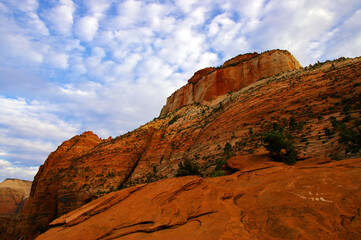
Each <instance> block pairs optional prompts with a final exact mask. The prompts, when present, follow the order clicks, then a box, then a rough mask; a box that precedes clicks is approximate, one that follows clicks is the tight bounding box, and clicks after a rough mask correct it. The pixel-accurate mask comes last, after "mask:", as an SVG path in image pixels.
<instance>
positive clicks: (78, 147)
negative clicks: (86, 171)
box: [21, 132, 101, 239]
mask: <svg viewBox="0 0 361 240" xmlns="http://www.w3.org/2000/svg"><path fill="white" fill-rule="evenodd" d="M100 142H101V140H100V139H99V138H98V136H96V135H95V134H93V133H92V132H84V133H83V134H82V135H80V136H75V137H73V138H72V139H70V140H68V141H65V142H64V143H62V144H61V145H60V146H59V147H58V149H57V150H56V151H55V152H53V153H51V154H50V155H49V157H48V159H47V160H46V161H45V164H44V165H42V166H41V167H40V169H39V171H38V173H37V174H36V176H35V178H34V182H33V185H32V187H31V193H30V198H29V201H28V202H27V203H26V206H25V209H24V212H23V215H24V219H23V221H22V223H21V225H22V228H23V229H22V232H23V235H24V236H27V237H28V238H30V239H32V238H34V237H35V236H36V235H38V234H39V233H41V232H43V231H45V229H46V226H47V225H48V224H49V223H50V222H51V221H52V220H53V219H54V218H56V217H58V216H61V215H63V214H65V213H67V212H69V211H71V210H73V209H75V208H77V207H80V206H82V205H83V204H84V203H85V202H84V200H85V199H88V198H90V199H91V196H89V195H88V194H86V193H84V192H79V191H77V189H73V188H72V184H70V185H66V186H65V185H63V184H64V182H63V181H62V179H59V178H58V177H59V172H62V171H64V172H65V174H70V169H71V168H74V167H75V165H74V159H77V158H79V157H81V156H82V155H83V154H85V153H86V152H88V151H89V150H90V149H92V148H93V147H94V146H96V145H97V144H99V143H100ZM94 167H95V165H94ZM68 177H70V178H72V177H74V178H73V181H74V182H75V181H76V176H72V175H69V176H68Z"/></svg>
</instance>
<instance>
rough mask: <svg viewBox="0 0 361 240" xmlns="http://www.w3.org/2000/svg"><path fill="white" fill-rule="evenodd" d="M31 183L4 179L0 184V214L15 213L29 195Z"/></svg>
mask: <svg viewBox="0 0 361 240" xmlns="http://www.w3.org/2000/svg"><path fill="white" fill-rule="evenodd" d="M30 188H31V181H25V180H19V179H10V178H8V179H6V180H4V181H3V182H2V183H0V214H9V213H15V212H16V211H17V210H19V209H20V208H21V204H22V203H23V202H24V200H25V199H27V198H28V197H29V195H30Z"/></svg>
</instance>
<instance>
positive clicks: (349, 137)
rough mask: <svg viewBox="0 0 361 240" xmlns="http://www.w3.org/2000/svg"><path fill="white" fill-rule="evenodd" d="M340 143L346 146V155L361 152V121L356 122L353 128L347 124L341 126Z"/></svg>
mask: <svg viewBox="0 0 361 240" xmlns="http://www.w3.org/2000/svg"><path fill="white" fill-rule="evenodd" d="M338 128H339V135H340V138H339V140H338V141H339V143H343V144H345V145H346V153H349V152H350V153H358V152H360V150H361V120H359V119H358V120H356V121H355V122H354V125H353V126H350V127H347V126H346V124H340V125H339V126H338Z"/></svg>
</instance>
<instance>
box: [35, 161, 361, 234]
mask: <svg viewBox="0 0 361 240" xmlns="http://www.w3.org/2000/svg"><path fill="white" fill-rule="evenodd" d="M360 168H361V159H348V160H342V161H331V160H329V162H328V163H322V162H317V163H316V164H315V163H314V162H313V161H305V162H298V163H297V164H296V165H295V166H286V165H279V166H269V167H266V168H260V169H257V168H256V169H253V170H249V171H239V172H237V173H235V174H233V175H230V176H226V177H219V178H209V179H202V178H199V177H182V178H172V179H166V180H161V181H158V182H155V183H152V184H147V185H139V186H136V187H132V188H129V189H125V190H122V191H118V192H114V193H111V194H108V195H107V196H104V197H102V198H99V199H97V200H95V201H93V202H91V203H89V204H86V205H84V206H83V207H81V208H79V209H78V210H75V211H73V212H70V213H68V214H66V215H64V216H62V217H61V218H58V219H56V220H55V221H53V222H52V223H51V224H50V225H52V226H54V227H53V228H51V229H50V230H48V231H47V232H46V233H45V234H43V235H41V236H39V237H38V238H37V239H38V240H48V239H49V240H50V239H51V240H57V239H59V240H65V239H84V240H85V239H86V240H91V239H142V240H143V239H355V240H356V239H360V238H361V215H360V213H361V208H360V207H361V175H360Z"/></svg>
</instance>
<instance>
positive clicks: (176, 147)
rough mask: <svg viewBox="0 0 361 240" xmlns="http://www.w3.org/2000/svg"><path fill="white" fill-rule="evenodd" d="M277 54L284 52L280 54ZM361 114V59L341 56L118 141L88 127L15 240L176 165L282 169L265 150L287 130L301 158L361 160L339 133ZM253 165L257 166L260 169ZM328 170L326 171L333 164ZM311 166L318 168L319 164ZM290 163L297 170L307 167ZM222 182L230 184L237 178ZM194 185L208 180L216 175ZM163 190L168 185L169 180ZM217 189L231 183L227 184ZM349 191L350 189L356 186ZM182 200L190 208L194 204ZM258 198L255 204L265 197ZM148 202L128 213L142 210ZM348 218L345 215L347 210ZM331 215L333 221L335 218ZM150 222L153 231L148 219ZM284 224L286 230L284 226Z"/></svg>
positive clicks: (47, 174) (30, 206) (209, 172)
mask: <svg viewBox="0 0 361 240" xmlns="http://www.w3.org/2000/svg"><path fill="white" fill-rule="evenodd" d="M271 52H272V51H271ZM277 52H279V51H274V53H277ZM282 54H286V53H285V52H282ZM261 55H262V54H261ZM253 57H254V58H253ZM257 57H259V56H258V55H254V56H253V55H252V54H251V55H246V56H243V55H241V56H239V57H237V58H235V59H233V60H230V61H229V62H226V63H225V68H224V69H226V68H229V67H236V66H242V64H237V62H239V61H245V62H248V61H252V59H256V58H257ZM241 63H242V62H241ZM233 65H235V66H233ZM260 69H262V67H260ZM207 71H210V69H208V70H204V71H203V72H200V73H198V75H197V74H195V77H194V78H193V80H192V81H193V82H194V84H197V83H200V82H202V81H204V79H205V78H207V76H210V75H211V74H213V73H209V74H208V75H207V76H205V77H200V76H202V75H203V74H206V73H207ZM197 78H198V80H197ZM191 84H192V83H191ZM187 85H189V84H187ZM360 110H361V58H354V59H339V60H336V61H333V62H325V63H322V64H321V63H320V64H316V65H314V66H311V67H307V68H303V69H295V70H293V71H288V72H284V73H282V74H279V75H277V76H271V77H268V78H264V79H260V80H258V81H256V82H254V83H251V84H249V85H248V86H246V87H244V88H242V89H240V90H238V91H235V92H233V93H230V94H223V95H219V96H218V97H216V98H215V99H212V100H210V101H205V102H204V104H203V103H198V102H196V103H194V104H190V105H185V106H183V107H181V108H177V109H175V110H174V111H173V112H169V113H168V114H165V115H161V116H160V117H158V118H156V119H154V120H153V121H151V122H149V123H147V124H145V125H143V126H141V127H139V128H138V129H136V130H134V131H132V132H129V133H127V134H124V135H121V136H118V137H115V138H110V139H107V140H101V139H99V138H98V137H97V136H96V135H95V134H93V133H91V132H85V133H83V134H82V135H80V136H76V137H74V138H72V139H70V140H68V141H65V142H64V143H63V144H62V145H61V146H60V147H59V148H58V149H57V150H56V151H55V152H53V153H51V154H50V155H49V157H48V159H47V160H46V161H45V163H44V165H43V166H41V167H40V169H39V172H38V174H37V175H36V177H35V179H34V183H33V187H32V191H31V196H30V198H29V201H28V203H27V204H26V206H25V209H24V217H23V219H22V220H21V223H20V224H19V226H20V227H21V229H20V230H19V232H21V234H20V235H16V236H15V237H14V238H12V239H17V238H19V237H23V238H25V237H26V238H27V239H33V238H35V237H36V236H38V235H39V234H40V233H43V232H44V231H46V230H47V229H48V228H49V225H48V224H49V223H50V222H52V221H53V220H54V219H56V218H58V217H60V216H61V215H64V214H66V213H68V212H70V211H72V210H75V209H76V208H78V207H80V206H82V205H84V204H86V203H88V202H90V201H92V202H94V201H95V202H94V203H96V201H97V200H94V199H96V198H98V197H101V196H103V195H106V194H109V193H110V194H111V195H108V196H118V195H117V194H118V193H117V194H116V195H113V194H114V193H112V192H114V191H116V190H117V189H123V188H128V187H132V186H142V188H147V186H149V185H146V186H144V185H142V184H144V183H151V182H154V181H157V180H160V179H163V178H171V177H174V175H175V173H176V171H177V169H178V164H179V163H181V162H183V161H184V160H185V159H187V160H190V161H191V162H192V163H194V164H196V165H197V166H198V167H199V171H200V172H201V173H202V175H203V176H204V177H210V176H215V175H217V174H218V175H221V174H230V173H232V172H234V171H243V172H247V174H248V173H252V172H253V170H255V169H260V168H265V169H266V168H267V169H277V168H279V167H281V168H282V169H285V171H286V170H287V169H288V168H289V167H287V166H284V164H283V163H275V162H271V161H270V158H269V156H267V155H265V154H267V153H268V152H266V150H265V148H264V147H263V144H262V141H261V136H262V134H263V133H265V132H269V131H279V130H280V129H282V130H283V131H285V132H287V134H289V135H291V136H292V141H293V144H294V146H295V148H296V149H297V152H298V156H299V157H298V160H300V159H309V160H306V161H311V162H312V161H314V162H318V163H319V162H320V161H319V160H317V161H316V160H315V159H316V157H317V159H320V158H322V159H328V160H327V161H330V160H329V158H333V159H347V158H350V157H361V156H360V152H352V153H351V152H350V151H349V150H350V149H349V147H350V146H349V145H350V144H351V145H352V143H351V142H342V141H340V140H341V139H340V130H342V129H344V130H345V129H346V130H347V131H350V132H353V133H354V132H355V134H357V132H356V131H357V124H358V119H360ZM227 159H228V162H227V164H226V160H227ZM253 162H257V166H256V165H253ZM304 163H305V162H304ZM270 166H272V168H270ZM325 166H326V165H325ZM329 166H330V167H329V168H330V169H331V168H333V167H334V165H329ZM313 168H317V164H314V165H313V167H312V169H313ZM292 169H294V172H296V171H298V170H299V169H300V171H304V170H302V169H306V168H302V167H299V168H292ZM307 169H308V168H307ZM338 169H339V170H340V171H341V170H342V171H344V170H345V169H344V168H338ZM287 171H288V170H287ZM332 171H333V170H332ZM335 171H336V170H335ZM256 173H257V174H260V175H262V174H263V175H264V177H267V175H268V174H270V176H269V179H271V178H273V177H275V175H272V171H270V172H267V171H257V172H256ZM278 173H279V174H278V175H282V174H280V172H278ZM236 174H237V173H236ZM247 174H246V175H247ZM340 174H341V173H340ZM246 175H245V176H246ZM232 176H237V175H232ZM242 176H243V175H240V176H239V177H240V178H242ZM295 176H297V174H296V173H295ZM181 179H182V178H181ZM184 179H185V180H184V181H185V182H183V183H182V182H181V180H166V181H165V183H169V184H171V185H172V184H173V182H172V181H174V183H175V185H172V186H174V189H176V188H177V187H180V186H181V185H182V184H185V185H186V183H187V181H188V180H187V179H188V178H184ZM197 179H198V178H197ZM219 179H227V181H228V180H229V179H232V178H228V177H225V178H219ZM257 179H258V180H259V178H257ZM275 179H277V178H275ZM254 180H255V181H256V178H254ZM258 180H257V181H258ZM178 181H179V182H178ZM197 181H202V182H207V184H208V182H212V181H216V180H208V179H207V180H197ZM222 181H223V180H222ZM232 181H233V180H232ZM282 181H283V180H282ZM340 181H342V180H340ZM345 181H348V180H345ZM248 184H250V185H252V184H257V182H253V183H252V182H249V183H248ZM157 186H158V187H159V188H160V187H163V183H162V184H160V185H157ZM217 186H219V187H220V188H221V186H223V187H224V188H227V187H226V185H222V184H219V185H217ZM346 188H347V189H350V188H351V186H347V187H346ZM129 189H133V190H134V189H138V187H136V188H129ZM133 190H127V191H133ZM127 191H125V192H122V194H123V193H126V192H127ZM169 191H170V192H171V191H173V190H171V189H170V190H169ZM220 191H221V190H220ZM159 192H161V190H159ZM186 192H188V191H186ZM317 193H318V192H317ZM299 194H301V195H302V193H299ZM340 194H341V193H340ZM129 196H131V195H129ZM282 196H283V195H282ZM302 196H304V195H302ZM313 197H314V196H313ZM322 197H323V198H324V199H326V200H329V199H328V198H326V197H324V196H322ZM314 198H315V197H314ZM319 199H320V198H319ZM352 199H353V198H352ZM253 200H255V199H253ZM101 201H103V200H101ZM250 201H252V198H250ZM331 201H333V200H331ZM345 201H346V202H347V201H348V198H345ZM314 202H315V201H314ZM137 203H139V202H137ZM184 204H188V205H189V206H192V204H193V202H192V203H186V202H185V203H184ZM253 204H254V206H255V208H256V206H257V205H258V204H259V202H253ZM269 204H271V203H269ZM129 206H130V205H129ZM145 206H146V205H144V207H145ZM305 206H308V205H305ZM352 206H353V205H352ZM142 207H143V206H141V207H139V206H138V207H137V208H133V207H132V208H131V209H132V210H134V211H136V210H137V209H139V208H142ZM112 209H113V208H112ZM315 211H316V210H315ZM92 214H93V213H92ZM270 214H274V213H273V212H270ZM73 216H74V215H73ZM186 216H187V217H186V218H188V217H192V216H196V215H191V214H190V215H186ZM325 216H326V215H325ZM327 216H328V215H327ZM345 216H349V213H348V212H347V214H346V215H345ZM204 217H207V216H204ZM276 217H277V215H276ZM278 217H279V216H278ZM310 218H312V219H313V218H314V215H312V216H311V215H310ZM318 218H320V219H322V216H318V215H317V221H319V219H318ZM190 219H191V218H190ZM306 219H308V218H306ZM335 219H336V218H334V219H333V220H330V221H336V222H337V221H338V220H337V219H336V220H335ZM294 220H295V219H294ZM177 221H178V220H177ZM290 221H291V220H290ZM292 221H293V220H292ZM295 221H296V220H295ZM345 221H346V220H345ZM350 221H351V220H350ZM154 222H156V221H154ZM59 224H60V223H59ZM294 224H296V222H295V223H294ZM297 224H298V222H297ZM344 224H345V223H344ZM352 224H353V223H352ZM352 224H351V225H352ZM141 225H142V224H141ZM146 225H147V226H150V229H154V228H153V227H152V226H153V225H152V224H146ZM281 225H282V226H283V224H281ZM79 226H80V225H79ZM154 226H155V225H154ZM286 226H288V225H286ZM297 226H299V225H297ZM318 226H319V225H318ZM327 226H328V225H327ZM345 226H346V225H345ZM288 227H289V226H288ZM160 228H161V227H160ZM345 228H347V229H349V230H350V229H351V230H350V234H351V235H350V236H352V234H354V233H355V232H354V230H353V228H350V227H349V226H348V225H347V226H346V227H345ZM171 229H172V228H171ZM280 229H283V228H282V227H281V226H280ZM149 231H150V230H149ZM152 231H153V230H152ZM229 231H231V232H232V231H233V230H232V229H230V230H229ZM237 231H238V230H237ZM280 231H281V230H280ZM13 232H17V231H13ZM340 232H343V230H342V231H341V230H340ZM342 234H343V233H342ZM291 236H294V235H291ZM301 236H304V235H302V234H301ZM325 236H330V235H325ZM0 238H1V239H10V238H4V237H3V235H1V228H0ZM275 238H277V237H275ZM325 238H327V237H325ZM260 239H262V238H260Z"/></svg>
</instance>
